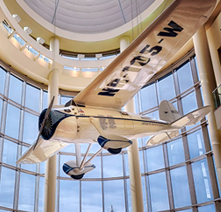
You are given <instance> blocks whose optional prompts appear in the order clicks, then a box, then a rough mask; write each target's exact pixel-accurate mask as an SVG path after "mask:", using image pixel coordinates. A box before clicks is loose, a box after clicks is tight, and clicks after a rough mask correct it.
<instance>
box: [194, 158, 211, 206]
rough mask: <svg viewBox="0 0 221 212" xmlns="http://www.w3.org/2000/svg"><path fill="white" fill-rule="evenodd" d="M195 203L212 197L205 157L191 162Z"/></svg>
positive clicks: (209, 199)
mask: <svg viewBox="0 0 221 212" xmlns="http://www.w3.org/2000/svg"><path fill="white" fill-rule="evenodd" d="M192 169H193V178H194V185H195V190H196V197H197V203H201V202H206V201H211V200H212V199H213V194H212V189H211V183H210V177H209V171H208V165H207V161H206V159H203V160H201V161H198V162H195V163H192Z"/></svg>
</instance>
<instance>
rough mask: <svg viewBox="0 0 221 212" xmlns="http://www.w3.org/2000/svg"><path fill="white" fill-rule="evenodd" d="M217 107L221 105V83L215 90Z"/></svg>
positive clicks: (214, 95) (214, 96) (214, 97)
mask: <svg viewBox="0 0 221 212" xmlns="http://www.w3.org/2000/svg"><path fill="white" fill-rule="evenodd" d="M213 99H214V104H215V109H217V108H218V107H219V106H220V105H221V84H220V85H219V86H218V87H217V88H216V89H215V90H214V91H213Z"/></svg>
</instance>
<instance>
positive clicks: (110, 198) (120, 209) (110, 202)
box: [104, 180, 125, 212]
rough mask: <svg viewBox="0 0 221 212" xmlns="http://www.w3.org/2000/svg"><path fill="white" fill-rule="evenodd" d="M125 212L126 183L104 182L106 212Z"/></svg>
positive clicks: (117, 181) (116, 181) (120, 181)
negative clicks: (112, 211)
mask: <svg viewBox="0 0 221 212" xmlns="http://www.w3.org/2000/svg"><path fill="white" fill-rule="evenodd" d="M111 206H112V207H113V210H114V211H117V212H125V198H124V181H123V180H111V181H104V211H111Z"/></svg>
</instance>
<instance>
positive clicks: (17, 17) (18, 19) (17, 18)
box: [12, 14, 21, 22]
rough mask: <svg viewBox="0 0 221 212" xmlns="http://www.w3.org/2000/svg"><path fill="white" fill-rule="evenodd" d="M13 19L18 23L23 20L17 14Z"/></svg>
mask: <svg viewBox="0 0 221 212" xmlns="http://www.w3.org/2000/svg"><path fill="white" fill-rule="evenodd" d="M12 17H13V18H14V19H15V20H16V21H17V22H20V21H21V18H20V17H19V16H18V15H17V14H13V15H12Z"/></svg>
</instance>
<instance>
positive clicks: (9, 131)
mask: <svg viewBox="0 0 221 212" xmlns="http://www.w3.org/2000/svg"><path fill="white" fill-rule="evenodd" d="M19 119H20V109H18V108H17V107H14V106H12V105H10V104H8V108H7V117H6V127H5V134H6V135H8V136H11V137H13V138H16V139H18V129H19Z"/></svg>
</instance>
